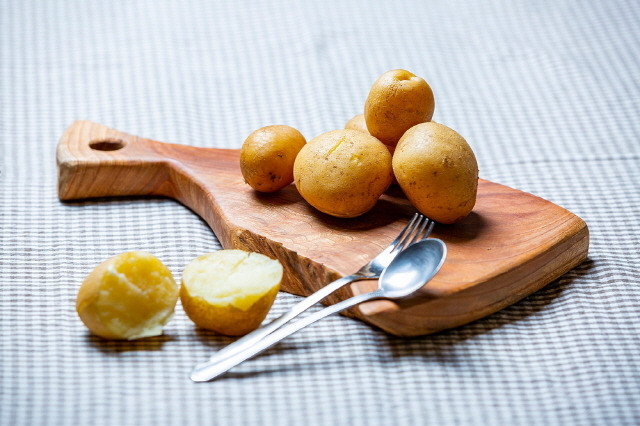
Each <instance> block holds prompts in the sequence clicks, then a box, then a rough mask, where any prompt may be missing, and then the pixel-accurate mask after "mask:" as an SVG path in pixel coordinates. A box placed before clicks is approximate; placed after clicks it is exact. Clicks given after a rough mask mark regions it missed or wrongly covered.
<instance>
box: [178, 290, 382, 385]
mask: <svg viewBox="0 0 640 426" xmlns="http://www.w3.org/2000/svg"><path fill="white" fill-rule="evenodd" d="M334 282H335V281H334ZM380 297H383V294H382V291H381V290H375V291H372V292H369V293H363V294H358V295H356V296H353V297H350V298H349V299H346V300H343V301H342V302H338V303H336V304H335V305H331V306H328V307H326V308H324V309H322V310H320V311H316V312H314V313H313V314H311V315H309V316H307V317H304V318H302V319H300V320H298V321H295V322H293V323H289V324H287V325H286V326H284V327H281V328H280V329H278V330H276V331H274V332H272V333H271V334H269V335H267V336H265V337H264V338H262V339H261V340H258V341H256V342H255V343H254V344H252V345H251V346H247V347H246V348H245V349H244V350H243V351H241V352H234V353H233V354H230V355H229V356H227V357H224V358H222V359H221V360H219V361H217V362H212V361H211V360H209V361H208V362H205V363H203V364H200V365H197V366H196V367H195V368H194V369H193V371H192V372H191V376H190V377H191V380H193V381H194V382H206V381H209V380H212V379H215V378H216V377H219V376H221V375H223V374H224V373H226V372H227V371H229V370H230V369H232V368H233V367H235V366H236V365H238V364H240V363H241V362H243V361H246V360H247V359H249V358H251V357H253V356H255V355H257V354H259V353H261V352H263V351H265V350H266V349H268V348H270V347H271V346H273V345H275V344H276V343H278V342H279V341H281V340H282V339H284V338H286V337H288V336H290V335H292V334H293V333H295V332H296V331H298V330H301V329H303V328H304V327H306V326H308V325H310V324H313V323H314V322H316V321H318V320H321V319H322V318H324V317H327V316H329V315H331V314H335V313H337V312H340V311H343V310H345V309H347V308H350V307H352V306H354V305H357V304H359V303H363V302H367V301H369V300H372V299H378V298H380ZM252 343H253V342H252Z"/></svg>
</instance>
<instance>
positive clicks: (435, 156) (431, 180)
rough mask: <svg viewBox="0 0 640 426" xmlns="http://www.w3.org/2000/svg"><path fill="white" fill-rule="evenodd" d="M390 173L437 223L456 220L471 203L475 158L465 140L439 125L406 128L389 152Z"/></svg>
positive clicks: (474, 189)
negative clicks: (392, 153) (391, 153)
mask: <svg viewBox="0 0 640 426" xmlns="http://www.w3.org/2000/svg"><path fill="white" fill-rule="evenodd" d="M393 172H394V174H395V176H396V179H397V180H398V184H399V185H400V187H401V188H402V190H403V191H404V193H405V194H406V196H407V198H408V199H409V201H411V203H412V204H413V205H414V206H415V207H416V208H417V209H418V210H419V211H420V213H422V214H424V215H425V216H428V217H430V218H431V219H433V220H435V221H437V222H440V223H454V222H459V221H460V220H462V219H464V218H465V217H466V216H467V215H468V214H469V213H470V212H471V210H472V209H473V206H474V205H475V202H476V194H477V190H478V163H477V161H476V157H475V155H474V153H473V151H472V150H471V147H470V146H469V144H468V143H467V141H465V140H464V138H463V137H462V136H460V135H459V134H458V133H457V132H456V131H454V130H452V129H450V128H449V127H447V126H445V125H443V124H438V123H434V122H428V123H422V124H418V125H416V126H414V127H412V128H411V129H409V130H407V132H406V133H405V134H404V135H403V136H402V138H401V139H400V141H399V142H398V145H397V147H396V151H395V153H394V155H393Z"/></svg>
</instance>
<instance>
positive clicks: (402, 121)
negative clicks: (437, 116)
mask: <svg viewBox="0 0 640 426" xmlns="http://www.w3.org/2000/svg"><path fill="white" fill-rule="evenodd" d="M434 108H435V100H434V97H433V91H432V90H431V87H430V86H429V84H428V83H427V82H426V81H425V80H423V79H422V78H420V77H417V76H415V75H414V74H412V73H410V72H409V71H405V70H393V71H387V72H386V73H384V74H382V76H380V78H378V79H377V80H376V82H375V83H373V86H372V87H371V90H370V91H369V96H368V97H367V100H366V101H365V104H364V117H365V121H366V124H367V129H368V130H369V133H370V134H371V135H373V136H375V137H376V138H378V139H379V140H380V141H381V142H382V143H384V144H385V145H391V146H395V145H396V144H397V143H398V140H399V139H400V138H401V137H402V135H403V134H404V132H406V131H407V130H409V129H410V128H411V127H413V126H415V125H416V124H419V123H424V122H426V121H429V120H431V117H432V116H433V110H434Z"/></svg>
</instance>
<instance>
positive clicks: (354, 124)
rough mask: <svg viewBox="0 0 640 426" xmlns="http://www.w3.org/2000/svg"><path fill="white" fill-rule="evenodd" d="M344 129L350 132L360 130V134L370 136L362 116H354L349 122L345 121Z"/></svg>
mask: <svg viewBox="0 0 640 426" xmlns="http://www.w3.org/2000/svg"><path fill="white" fill-rule="evenodd" d="M344 128H345V129H351V130H360V131H361V132H364V133H366V134H368V135H370V134H371V133H369V129H367V122H366V121H365V119H364V114H358V115H356V116H354V117H353V118H352V119H351V120H349V121H347V124H345V126H344Z"/></svg>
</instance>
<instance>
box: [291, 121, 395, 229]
mask: <svg viewBox="0 0 640 426" xmlns="http://www.w3.org/2000/svg"><path fill="white" fill-rule="evenodd" d="M293 175H294V179H295V184H296V187H297V188H298V191H299V192H300V195H302V197H303V198H304V199H305V200H306V201H307V202H308V203H309V204H311V205H312V206H313V207H315V208H316V209H318V210H320V211H321V212H323V213H327V214H329V215H332V216H337V217H356V216H360V215H361V214H363V213H366V212H367V211H369V210H370V209H371V208H372V207H373V206H374V205H375V203H376V201H377V200H378V198H380V195H382V193H383V192H384V191H385V190H386V189H387V188H388V187H389V185H390V184H391V180H392V179H393V171H392V169H391V154H390V153H389V150H388V149H387V148H386V147H385V146H384V145H383V144H382V143H381V142H380V141H379V140H377V139H376V138H374V137H373V136H370V135H367V134H365V133H363V132H361V131H358V130H351V129H341V130H333V131H330V132H327V133H323V134H321V135H320V136H317V137H315V138H314V139H312V140H311V141H310V142H309V143H308V144H307V145H306V146H305V147H304V148H302V149H301V150H300V153H299V154H298V157H297V158H296V161H295V163H294V167H293Z"/></svg>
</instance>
